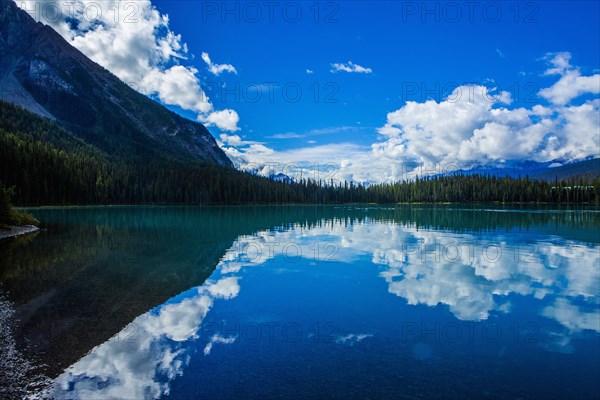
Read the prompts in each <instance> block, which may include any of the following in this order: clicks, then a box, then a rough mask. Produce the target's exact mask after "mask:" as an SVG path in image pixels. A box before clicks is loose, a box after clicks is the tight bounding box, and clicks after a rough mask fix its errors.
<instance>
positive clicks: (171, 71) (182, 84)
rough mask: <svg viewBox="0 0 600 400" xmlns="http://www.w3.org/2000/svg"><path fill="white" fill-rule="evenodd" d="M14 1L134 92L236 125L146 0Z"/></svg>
mask: <svg viewBox="0 0 600 400" xmlns="http://www.w3.org/2000/svg"><path fill="white" fill-rule="evenodd" d="M44 4H53V5H54V6H53V7H52V9H53V10H56V9H58V10H60V11H61V14H59V15H58V16H59V17H60V18H58V17H57V16H56V15H55V14H54V13H48V12H43V10H45V9H46V8H45V6H44ZM17 5H19V6H21V7H22V8H23V9H25V10H26V11H28V12H29V13H30V14H31V15H32V17H34V18H35V19H36V20H38V21H41V22H43V23H45V24H47V25H50V26H51V27H52V28H54V29H55V30H56V31H57V32H58V33H59V34H61V35H62V36H63V37H64V38H65V39H66V40H67V41H68V42H69V43H70V44H71V45H73V46H74V47H76V48H77V49H79V50H80V51H81V52H83V53H84V54H85V55H86V56H88V57H89V58H91V59H92V60H93V61H95V62H97V63H98V64H100V65H101V66H103V67H104V68H106V69H108V70H109V71H111V72H112V73H113V74H115V75H116V76H117V77H119V78H120V79H121V80H122V81H123V82H125V83H127V84H128V85H129V86H131V87H132V88H134V89H136V90H137V91H139V92H141V93H143V94H145V95H148V96H151V95H153V96H157V97H158V98H159V99H160V100H161V101H162V102H163V103H165V104H168V105H175V106H179V107H181V108H183V109H185V110H190V111H193V112H196V113H198V119H199V120H203V119H206V118H207V117H210V116H211V115H212V114H213V113H217V115H215V116H212V117H211V118H210V120H209V121H210V123H211V124H213V125H215V126H217V127H218V128H219V129H222V130H226V131H232V130H237V126H234V125H233V121H235V122H236V123H237V120H238V119H239V118H237V113H235V111H232V110H224V111H226V114H223V111H214V107H213V105H212V103H211V102H210V99H209V98H208V96H207V95H206V94H205V93H204V91H203V90H202V88H201V85H200V80H199V78H198V76H197V74H198V71H197V70H196V69H195V68H193V67H185V66H182V65H180V63H181V61H182V60H185V58H186V57H187V52H188V49H187V46H186V44H185V43H184V42H183V41H182V39H181V35H177V34H175V33H174V32H172V31H171V29H170V27H169V17H168V16H167V15H165V14H161V13H160V12H159V11H158V10H157V9H156V8H155V7H154V6H153V5H152V3H151V2H150V0H139V1H136V2H134V3H131V2H119V1H117V0H106V1H101V2H97V1H92V0H75V1H73V2H69V3H65V4H62V3H56V2H55V1H53V0H43V1H42V2H39V1H36V0H23V1H17ZM225 116H227V117H228V118H223V117H225ZM234 116H235V117H234Z"/></svg>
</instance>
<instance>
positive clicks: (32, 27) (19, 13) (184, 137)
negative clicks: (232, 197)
mask: <svg viewBox="0 0 600 400" xmlns="http://www.w3.org/2000/svg"><path fill="white" fill-rule="evenodd" d="M0 99H3V100H6V101H9V102H11V103H14V104H17V105H19V106H21V107H23V108H25V109H27V110H29V111H31V112H33V113H35V114H38V115H40V116H43V117H46V118H50V119H53V120H56V121H57V122H59V123H60V124H61V125H63V126H64V127H65V128H66V129H68V130H69V131H71V132H73V133H74V134H75V135H76V136H78V137H80V138H82V139H84V140H85V141H86V142H88V143H90V144H93V145H96V146H98V147H99V148H101V149H102V150H104V151H107V152H108V153H110V154H115V155H119V156H122V157H126V158H129V159H135V160H139V161H143V160H147V159H155V158H156V157H159V158H164V159H175V160H179V161H200V162H207V163H211V164H218V165H222V166H227V167H232V166H233V164H232V162H231V160H229V158H228V157H227V156H226V155H225V153H224V152H223V151H222V150H221V149H220V148H219V147H218V145H217V143H216V141H215V139H214V137H213V136H212V135H211V134H210V132H209V131H208V130H207V129H206V127H205V126H204V125H202V124H200V123H199V122H196V121H192V120H189V119H186V118H184V117H182V116H180V115H178V114H176V113H174V112H173V111H171V110H168V109H167V108H166V107H164V106H162V105H160V104H159V103H157V102H155V101H154V100H152V99H150V98H148V97H146V96H145V95H143V94H141V93H138V92H137V91H135V90H134V89H132V88H130V87H129V86H128V85H127V84H125V83H124V82H122V81H121V80H120V79H118V78H117V77H116V76H115V75H113V74H112V73H111V72H110V71H108V70H107V69H105V68H103V67H102V66H100V65H98V64H96V63H95V62H94V61H92V60H91V59H89V58H88V57H86V56H85V55H84V54H83V53H81V52H80V51H79V50H77V49H76V48H75V47H73V46H71V45H70V44H69V43H68V42H67V41H66V40H65V39H64V38H63V37H62V36H60V34H58V33H57V32H56V31H54V29H52V28H51V27H49V26H47V25H44V24H42V23H41V22H36V21H35V20H34V19H33V18H32V17H31V16H30V15H29V14H27V13H26V12H25V11H23V10H21V9H20V8H18V7H17V5H16V4H15V3H14V2H13V1H12V0H0Z"/></svg>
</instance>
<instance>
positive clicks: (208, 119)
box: [198, 109, 240, 132]
mask: <svg viewBox="0 0 600 400" xmlns="http://www.w3.org/2000/svg"><path fill="white" fill-rule="evenodd" d="M198 120H199V121H200V122H202V123H204V124H206V125H208V126H212V125H215V126H217V127H218V128H219V129H222V130H224V131H229V132H236V131H239V130H240V128H239V127H238V122H240V117H239V115H238V113H237V112H235V110H230V109H225V110H220V111H213V112H211V113H210V114H208V115H207V116H205V117H204V116H201V115H200V116H198Z"/></svg>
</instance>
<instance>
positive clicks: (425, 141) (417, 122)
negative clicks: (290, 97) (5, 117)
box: [222, 52, 600, 183]
mask: <svg viewBox="0 0 600 400" xmlns="http://www.w3.org/2000/svg"><path fill="white" fill-rule="evenodd" d="M570 59H571V55H570V53H566V52H563V53H552V54H548V55H547V56H546V57H545V58H544V60H545V61H546V62H548V63H549V68H548V69H547V71H546V73H545V74H546V75H548V76H558V77H559V80H558V81H557V82H556V83H555V84H554V85H552V86H550V87H548V88H546V89H543V90H542V91H540V93H539V94H540V99H539V100H540V102H539V104H534V105H532V106H531V107H513V106H511V104H512V102H513V100H512V97H511V94H510V93H509V92H506V91H499V90H497V89H495V88H494V87H493V86H483V85H462V86H458V87H457V88H456V89H455V90H454V91H453V92H452V93H451V94H450V95H448V96H447V97H446V98H444V99H442V100H441V101H436V100H427V101H423V102H416V101H408V102H406V103H405V104H404V105H403V106H401V107H400V108H398V109H397V110H395V111H392V112H389V113H388V114H387V116H386V120H385V123H384V124H383V125H382V126H381V127H380V128H378V129H377V133H378V134H379V135H380V137H379V140H376V141H374V142H373V143H372V144H371V145H370V146H364V145H358V144H355V143H351V142H347V141H345V140H342V141H341V142H338V143H332V144H324V145H320V146H313V145H312V144H314V143H311V145H309V146H307V147H300V148H296V149H291V150H284V151H276V150H274V149H272V148H270V147H268V146H267V145H266V144H257V143H256V142H255V143H254V144H253V145H252V146H249V145H244V144H240V145H235V144H232V143H222V144H223V147H224V150H225V152H226V153H227V154H228V155H229V156H230V158H232V160H233V161H234V163H235V164H236V165H237V166H238V167H240V168H242V169H249V168H250V169H253V170H255V171H258V172H259V173H262V174H265V175H269V174H271V173H272V172H273V169H274V168H277V166H274V165H278V166H279V169H280V170H279V171H276V172H283V173H286V174H289V172H290V170H289V168H287V166H288V165H289V164H290V163H292V164H301V165H303V166H304V167H305V168H307V166H309V165H317V164H318V165H322V164H336V165H337V171H336V174H335V180H338V181H344V180H347V181H354V182H362V183H374V182H395V181H398V180H402V179H413V178H414V177H415V176H416V174H418V175H428V174H429V175H431V174H439V173H443V172H445V171H453V170H457V169H469V168H474V167H478V166H492V167H493V166H502V165H505V164H506V163H509V162H511V161H512V162H520V161H522V160H530V161H537V162H560V163H561V164H564V163H569V162H573V161H578V160H582V159H586V158H589V157H597V156H598V143H597V137H598V134H600V132H599V127H600V119H599V118H600V117H599V115H600V99H598V98H586V99H585V101H583V102H581V103H579V104H571V100H573V99H576V98H578V97H579V96H581V95H583V94H592V95H597V94H599V93H600V91H599V90H598V85H599V84H598V80H599V79H600V78H599V75H593V76H583V75H581V72H580V71H579V69H578V68H576V67H573V66H572V65H571V63H570ZM340 68H341V67H340ZM349 68H350V67H349ZM341 70H343V69H341ZM544 100H549V102H548V103H545V102H544ZM354 129H357V128H354ZM349 130H350V127H344V129H343V130H340V129H338V130H337V131H335V132H333V131H332V129H331V128H326V129H314V130H312V131H309V132H308V133H309V134H307V133H296V132H287V133H281V134H277V135H273V136H271V137H269V138H273V139H298V138H302V137H306V136H311V135H312V134H319V133H325V132H327V133H330V132H332V133H336V134H342V133H346V132H347V131H348V132H349ZM268 165H270V167H269V166H268ZM286 168H287V170H286ZM310 174H311V175H310V176H315V168H313V170H312V171H310ZM295 175H296V176H298V175H299V174H298V173H296V174H295ZM302 176H303V177H307V174H306V172H303V175H302ZM327 178H331V175H328V176H327Z"/></svg>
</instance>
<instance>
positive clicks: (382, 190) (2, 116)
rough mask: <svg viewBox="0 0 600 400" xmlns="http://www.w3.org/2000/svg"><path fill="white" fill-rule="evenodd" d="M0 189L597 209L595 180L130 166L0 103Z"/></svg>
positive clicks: (109, 199) (114, 199) (55, 201)
mask: <svg viewBox="0 0 600 400" xmlns="http://www.w3.org/2000/svg"><path fill="white" fill-rule="evenodd" d="M0 181H2V182H4V184H5V186H7V187H12V188H13V191H14V193H13V195H12V200H13V202H14V203H15V204H18V205H74V204H79V205H86V204H267V203H276V204H284V203H317V204H321V203H322V204H327V203H404V202H407V203H408V202H428V203H429V202H504V203H514V202H552V203H554V202H556V203H584V202H587V203H598V202H599V201H600V180H599V179H598V178H594V179H591V178H588V177H582V178H571V179H565V180H561V181H554V182H548V181H544V180H530V179H529V178H527V177H525V178H510V177H503V178H502V177H496V176H488V175H454V176H442V177H435V178H417V179H416V180H414V181H402V182H397V183H394V184H377V185H369V186H365V185H361V184H354V183H348V182H340V183H336V184H333V183H328V182H323V181H318V180H313V179H301V180H300V181H298V182H279V181H274V180H273V179H269V178H265V177H260V176H255V175H251V174H248V173H243V172H240V171H237V170H235V169H232V168H227V167H221V166H217V165H212V164H205V163H202V162H182V161H178V160H172V159H167V158H163V159H146V160H137V161H128V160H127V159H126V158H117V157H112V156H110V155H108V154H106V153H105V152H103V151H101V150H99V149H98V148H96V147H94V146H91V145H89V144H87V143H85V142H83V141H82V140H80V139H79V138H77V137H76V136H74V135H73V134H71V133H70V132H69V131H67V130H65V129H63V128H62V127H60V126H59V125H57V124H56V123H54V122H52V121H49V120H47V119H44V118H40V117H37V116H34V115H33V114H31V113H29V112H27V111H24V110H22V109H20V108H19V107H16V106H13V105H11V104H8V103H5V102H0Z"/></svg>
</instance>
